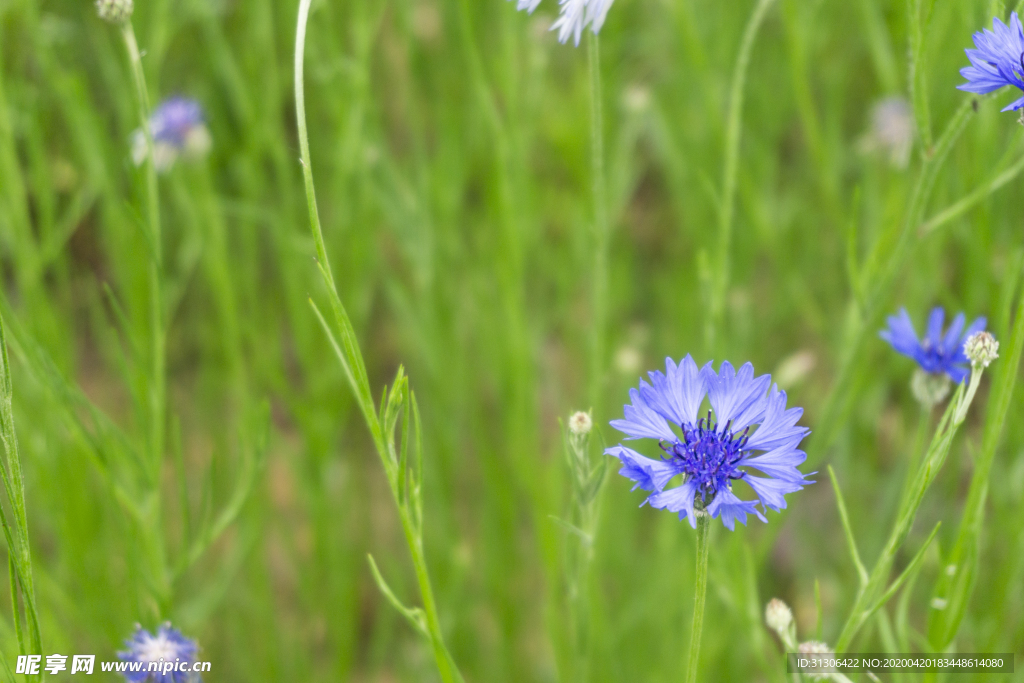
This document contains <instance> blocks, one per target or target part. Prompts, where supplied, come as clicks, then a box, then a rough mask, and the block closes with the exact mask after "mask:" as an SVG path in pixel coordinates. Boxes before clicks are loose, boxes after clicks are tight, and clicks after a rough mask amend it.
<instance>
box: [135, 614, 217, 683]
mask: <svg viewBox="0 0 1024 683" xmlns="http://www.w3.org/2000/svg"><path fill="white" fill-rule="evenodd" d="M124 644H125V645H126V646H128V649H127V650H125V651H124V652H118V653H117V657H118V659H120V660H121V661H122V662H141V663H142V667H141V671H126V672H124V677H125V679H127V680H128V681H129V682H130V683H200V678H199V674H196V673H193V672H191V671H168V672H167V673H164V671H163V669H164V668H165V667H161V668H160V671H148V670H147V669H148V668H149V663H150V662H157V663H163V662H170V663H172V664H174V663H178V662H180V663H181V664H189V665H191V664H193V663H194V662H195V660H196V654H197V653H198V651H199V647H198V646H197V645H196V641H194V640H191V639H189V638H186V637H185V636H183V635H182V634H181V631H179V630H177V629H175V628H172V627H171V624H170V622H165V623H163V624H162V625H161V626H160V628H159V629H158V630H157V632H156V635H153V634H152V633H150V632H149V631H147V630H145V629H144V628H142V627H141V626H139V625H136V626H135V633H134V634H133V635H132V637H131V638H129V639H128V640H126V641H124ZM178 668H179V669H181V668H189V669H191V666H189V667H183V666H181V665H180V664H179V666H178Z"/></svg>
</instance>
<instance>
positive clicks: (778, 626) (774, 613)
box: [764, 598, 793, 636]
mask: <svg viewBox="0 0 1024 683" xmlns="http://www.w3.org/2000/svg"><path fill="white" fill-rule="evenodd" d="M764 621H765V623H766V624H768V628H770V629H771V630H773V631H775V632H776V633H778V634H779V636H784V635H785V633H786V632H788V631H789V627H790V626H791V625H792V624H793V610H791V609H789V605H787V604H786V603H784V602H782V600H779V599H778V598H772V599H771V600H769V601H768V606H767V607H765V608H764Z"/></svg>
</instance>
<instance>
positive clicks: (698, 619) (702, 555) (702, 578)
mask: <svg viewBox="0 0 1024 683" xmlns="http://www.w3.org/2000/svg"><path fill="white" fill-rule="evenodd" d="M710 529H711V515H709V514H707V513H706V512H704V513H701V514H699V515H698V517H697V577H696V581H695V582H694V591H693V626H692V627H691V628H690V656H689V659H688V660H687V664H686V683H694V682H695V681H696V680H697V662H698V660H699V659H700V636H701V631H702V630H703V628H704V598H705V597H706V596H707V589H708V532H709V531H710Z"/></svg>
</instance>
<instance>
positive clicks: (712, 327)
mask: <svg viewBox="0 0 1024 683" xmlns="http://www.w3.org/2000/svg"><path fill="white" fill-rule="evenodd" d="M773 2H774V0H758V2H757V6H756V7H754V13H753V14H751V15H750V20H749V21H748V22H747V27H746V29H745V30H744V32H743V40H742V41H741V42H740V51H739V56H738V57H737V59H736V68H735V70H734V71H733V74H732V87H731V88H730V90H729V113H728V115H727V118H726V129H725V166H724V170H723V177H722V203H721V206H720V207H719V220H718V263H717V264H716V265H717V266H718V272H717V273H716V276H715V279H714V286H713V289H712V291H711V315H710V316H709V318H708V322H707V325H706V327H705V329H704V335H705V343H706V344H707V348H708V349H712V348H714V344H715V338H716V335H717V333H718V332H719V331H720V328H721V325H722V317H723V314H724V311H725V295H726V292H727V290H728V289H729V251H730V248H731V245H732V228H733V217H734V215H735V206H734V204H735V200H736V177H737V175H738V174H739V156H740V137H741V127H740V124H741V123H742V116H743V87H744V85H745V84H746V80H747V66H748V65H749V64H750V53H751V51H752V50H753V48H754V39H755V38H756V37H757V32H758V29H760V28H761V23H762V22H763V21H764V17H765V15H766V14H767V13H768V9H769V8H770V7H771V5H772V3H773Z"/></svg>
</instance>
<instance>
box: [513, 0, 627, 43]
mask: <svg viewBox="0 0 1024 683" xmlns="http://www.w3.org/2000/svg"><path fill="white" fill-rule="evenodd" d="M614 1H615V0H559V5H560V7H561V9H560V10H559V15H558V20H557V21H555V23H554V24H552V26H551V30H552V31H558V40H559V41H560V42H562V43H567V42H569V38H572V40H573V43H574V44H576V45H577V46H578V45H579V44H580V37H581V36H582V35H583V30H584V29H586V28H588V27H589V28H590V30H591V31H593V32H594V35H597V33H598V32H599V31H600V30H601V27H602V26H604V20H605V17H607V16H608V10H609V9H610V8H611V6H612V3H613V2H614ZM540 2H541V0H517V3H516V9H518V10H526V11H527V12H530V13H533V11H534V10H535V9H537V6H538V5H540Z"/></svg>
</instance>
